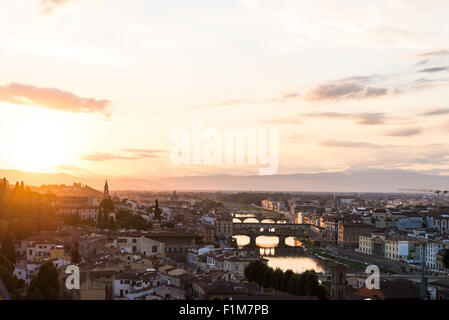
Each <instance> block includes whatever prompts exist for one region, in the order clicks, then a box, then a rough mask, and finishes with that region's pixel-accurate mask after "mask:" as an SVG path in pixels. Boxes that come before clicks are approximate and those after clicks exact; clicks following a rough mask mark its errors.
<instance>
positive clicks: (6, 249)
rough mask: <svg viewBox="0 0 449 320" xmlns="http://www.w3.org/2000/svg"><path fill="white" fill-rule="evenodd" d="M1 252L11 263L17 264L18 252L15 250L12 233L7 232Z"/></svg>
mask: <svg viewBox="0 0 449 320" xmlns="http://www.w3.org/2000/svg"><path fill="white" fill-rule="evenodd" d="M1 252H2V253H3V254H4V255H5V257H6V258H8V260H9V261H11V263H15V262H16V259H17V255H16V250H15V249H14V239H13V235H12V233H11V232H9V231H8V232H7V233H6V235H5V236H4V237H3V241H2V250H1Z"/></svg>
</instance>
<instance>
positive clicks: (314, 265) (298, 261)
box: [234, 236, 325, 272]
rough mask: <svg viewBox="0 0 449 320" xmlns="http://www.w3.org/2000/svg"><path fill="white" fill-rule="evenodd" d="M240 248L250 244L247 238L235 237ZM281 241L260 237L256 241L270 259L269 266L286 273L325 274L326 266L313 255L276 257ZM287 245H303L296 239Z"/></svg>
mask: <svg viewBox="0 0 449 320" xmlns="http://www.w3.org/2000/svg"><path fill="white" fill-rule="evenodd" d="M234 238H236V240H237V244H238V245H239V246H245V245H247V244H248V243H249V237H247V236H234ZM278 242H279V240H278V238H277V237H266V236H259V237H258V238H257V239H256V244H257V246H258V247H259V249H260V253H261V255H263V256H264V258H266V259H268V265H269V266H270V267H272V268H274V269H276V268H281V269H282V270H284V271H286V270H288V269H291V270H293V271H294V272H304V271H306V270H311V269H312V270H315V272H324V271H325V269H324V266H323V264H322V263H321V262H320V260H319V259H318V258H316V257H314V256H312V255H309V254H307V253H304V254H303V255H301V256H295V257H275V256H272V255H273V254H274V253H275V250H276V246H277V244H278ZM285 243H286V244H287V245H290V246H298V245H301V243H300V242H299V241H297V240H295V239H294V238H291V237H290V238H287V239H286V241H285Z"/></svg>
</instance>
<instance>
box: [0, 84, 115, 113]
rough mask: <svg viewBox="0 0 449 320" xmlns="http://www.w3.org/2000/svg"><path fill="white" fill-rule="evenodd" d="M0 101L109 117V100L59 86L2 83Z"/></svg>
mask: <svg viewBox="0 0 449 320" xmlns="http://www.w3.org/2000/svg"><path fill="white" fill-rule="evenodd" d="M0 102H9V103H14V104H19V105H26V106H41V107H44V108H47V109H52V110H61V111H66V112H72V113H100V114H103V115H105V116H106V117H109V112H108V111H107V108H108V107H109V104H110V101H109V100H97V99H94V98H82V97H79V96H77V95H75V94H73V93H71V92H68V91H63V90H60V89H57V88H41V87H36V86H32V85H27V84H21V83H10V84H6V85H0Z"/></svg>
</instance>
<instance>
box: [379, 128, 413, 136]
mask: <svg viewBox="0 0 449 320" xmlns="http://www.w3.org/2000/svg"><path fill="white" fill-rule="evenodd" d="M420 132H421V129H420V128H407V129H399V130H392V131H387V132H385V133H384V135H386V136H393V137H411V136H414V135H417V134H418V133H420Z"/></svg>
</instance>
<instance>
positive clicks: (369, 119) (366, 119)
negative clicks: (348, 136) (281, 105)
mask: <svg viewBox="0 0 449 320" xmlns="http://www.w3.org/2000/svg"><path fill="white" fill-rule="evenodd" d="M303 116H304V117H311V118H337V119H344V120H355V123H356V124H361V125H376V124H384V123H385V122H386V121H387V118H386V114H385V113H380V112H378V113H376V112H374V113H369V112H365V113H338V112H315V113H305V114H303Z"/></svg>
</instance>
